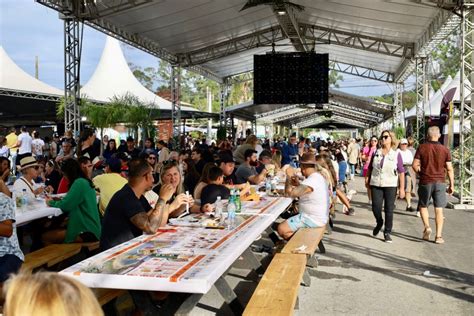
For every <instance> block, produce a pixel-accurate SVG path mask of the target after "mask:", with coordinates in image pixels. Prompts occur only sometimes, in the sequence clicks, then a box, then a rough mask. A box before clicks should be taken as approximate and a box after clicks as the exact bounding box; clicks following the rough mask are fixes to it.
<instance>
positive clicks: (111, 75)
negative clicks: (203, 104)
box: [81, 36, 197, 111]
mask: <svg viewBox="0 0 474 316" xmlns="http://www.w3.org/2000/svg"><path fill="white" fill-rule="evenodd" d="M81 94H83V95H84V96H85V97H87V98H89V99H92V100H96V101H100V102H109V101H110V100H111V98H112V97H114V96H117V97H120V96H124V95H126V94H132V95H134V96H136V97H138V98H139V99H140V101H142V102H144V103H145V104H153V105H154V107H158V108H160V109H162V110H171V102H170V101H168V100H165V99H163V98H161V97H160V96H158V95H156V94H154V93H153V92H151V91H150V90H148V89H147V88H145V87H144V86H143V85H142V84H141V83H140V81H138V79H137V78H135V76H134V75H133V73H132V71H131V70H130V68H129V66H128V64H127V61H126V59H125V57H124V55H123V52H122V49H121V48H120V43H119V41H118V40H116V39H115V38H112V37H110V36H107V39H106V41H105V47H104V50H103V52H102V56H101V57H100V61H99V64H98V65H97V68H96V69H95V71H94V74H93V75H92V77H91V78H90V79H89V81H88V82H87V83H86V84H85V85H84V86H83V87H82V88H81ZM181 109H182V110H186V111H197V110H196V109H193V108H190V107H184V106H182V107H181Z"/></svg>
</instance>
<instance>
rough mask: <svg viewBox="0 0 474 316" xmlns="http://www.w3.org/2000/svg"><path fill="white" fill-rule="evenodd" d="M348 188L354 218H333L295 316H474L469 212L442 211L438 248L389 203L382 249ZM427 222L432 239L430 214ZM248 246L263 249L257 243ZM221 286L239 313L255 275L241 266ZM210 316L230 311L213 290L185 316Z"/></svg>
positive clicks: (472, 214) (353, 185) (368, 215)
mask: <svg viewBox="0 0 474 316" xmlns="http://www.w3.org/2000/svg"><path fill="white" fill-rule="evenodd" d="M349 188H350V189H355V190H356V191H357V192H358V193H357V194H356V195H354V197H353V200H352V204H353V206H354V208H355V210H356V213H355V216H347V215H344V214H342V213H341V212H338V213H337V216H336V219H335V221H334V230H333V232H332V234H331V235H325V237H324V244H325V246H326V253H325V254H319V253H318V254H317V257H318V259H319V266H318V267H317V268H316V269H311V271H310V274H311V278H312V283H311V286H310V287H303V286H302V287H300V291H299V309H298V310H295V315H316V314H319V315H346V314H347V315H382V314H383V315H474V304H473V302H474V296H473V294H474V278H473V271H474V237H473V234H474V210H471V211H468V210H453V209H446V210H445V214H444V215H445V218H446V219H445V225H444V231H443V237H444V239H445V241H446V243H445V244H442V245H438V244H435V243H434V242H426V241H423V240H422V239H421V236H422V231H423V225H422V223H421V219H420V218H418V217H416V216H415V213H409V212H406V211H405V208H406V204H405V202H404V201H397V208H396V210H395V214H394V225H393V233H392V239H393V243H391V244H388V243H385V242H384V241H383V234H382V233H380V234H379V236H378V238H374V237H373V236H372V229H373V227H374V226H375V220H374V217H373V215H372V212H371V210H370V206H369V205H368V203H367V202H368V199H367V194H366V193H365V190H364V188H363V179H362V178H360V177H357V178H356V179H355V180H353V181H351V182H350V184H349ZM414 202H415V203H416V199H415V200H414ZM415 205H416V204H415ZM339 209H340V208H339ZM430 218H431V219H430V221H431V225H432V228H433V231H435V229H434V227H435V224H434V211H433V209H432V208H430ZM433 238H434V234H432V239H433ZM256 244H259V245H261V244H266V245H271V243H270V241H269V240H268V239H266V238H265V236H264V238H262V239H261V240H259V241H258V242H256ZM257 256H258V257H259V258H260V259H261V260H262V263H263V264H264V266H265V265H267V264H268V262H269V260H271V256H269V255H268V254H267V253H266V252H262V253H257ZM226 280H227V281H228V283H229V284H230V285H231V286H232V287H233V288H234V291H235V292H236V293H237V296H238V298H239V300H240V301H241V302H242V304H243V305H244V306H245V304H246V303H247V302H248V300H249V299H250V297H251V295H252V292H253V291H254V289H255V287H256V286H257V283H256V281H258V275H256V273H254V272H251V271H250V270H249V269H248V268H247V267H246V265H245V262H243V261H242V260H241V261H238V262H236V263H235V264H234V266H233V267H232V269H231V270H230V271H229V273H228V275H227V276H226ZM215 314H217V315H229V314H231V310H230V308H229V306H228V305H227V304H226V303H225V302H224V300H223V298H222V297H221V296H220V295H219V293H218V292H217V290H216V289H215V288H213V289H212V290H211V291H210V292H209V293H207V294H206V295H205V296H203V298H202V299H201V301H200V302H199V303H198V305H197V307H196V308H194V310H193V311H192V313H191V315H215Z"/></svg>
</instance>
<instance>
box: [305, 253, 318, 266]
mask: <svg viewBox="0 0 474 316" xmlns="http://www.w3.org/2000/svg"><path fill="white" fill-rule="evenodd" d="M306 266H307V267H310V268H317V267H318V258H316V255H315V254H313V255H312V256H310V257H308V260H307V261H306Z"/></svg>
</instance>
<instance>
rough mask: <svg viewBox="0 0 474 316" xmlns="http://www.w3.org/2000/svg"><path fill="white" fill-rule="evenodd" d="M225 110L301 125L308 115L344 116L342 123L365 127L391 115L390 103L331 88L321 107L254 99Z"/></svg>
mask: <svg viewBox="0 0 474 316" xmlns="http://www.w3.org/2000/svg"><path fill="white" fill-rule="evenodd" d="M226 112H228V113H230V114H232V115H233V116H234V117H236V118H240V119H246V120H253V119H259V120H262V121H267V122H271V123H277V124H281V125H286V126H292V125H296V126H299V125H300V126H301V124H302V122H305V124H307V123H306V121H307V120H308V119H309V118H312V119H314V120H315V122H316V121H317V120H318V119H319V120H321V119H324V121H325V122H326V121H330V122H329V123H331V122H333V121H334V120H338V119H341V118H346V120H345V125H351V124H350V123H353V124H355V123H357V125H351V126H356V127H366V126H372V125H376V124H378V123H381V122H382V121H384V120H386V119H387V118H389V117H390V116H391V114H392V106H391V105H390V104H387V103H383V102H379V101H375V100H372V99H370V98H365V97H359V96H356V95H352V94H348V93H343V92H340V91H337V90H334V89H330V90H329V103H328V104H324V105H320V106H316V105H314V104H305V105H298V104H294V105H290V104H288V105H285V104H253V101H249V102H245V103H241V104H238V105H234V106H230V107H228V108H226ZM349 120H350V121H349ZM327 125H331V124H327ZM332 125H334V126H336V125H335V124H332ZM305 127H306V126H305ZM346 127H347V126H346ZM344 128H345V127H344Z"/></svg>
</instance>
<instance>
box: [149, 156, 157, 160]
mask: <svg viewBox="0 0 474 316" xmlns="http://www.w3.org/2000/svg"><path fill="white" fill-rule="evenodd" d="M148 159H153V160H156V157H148Z"/></svg>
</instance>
